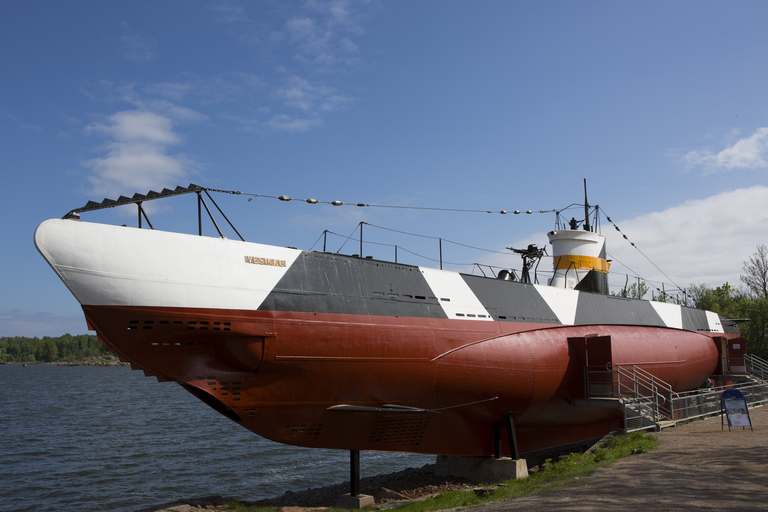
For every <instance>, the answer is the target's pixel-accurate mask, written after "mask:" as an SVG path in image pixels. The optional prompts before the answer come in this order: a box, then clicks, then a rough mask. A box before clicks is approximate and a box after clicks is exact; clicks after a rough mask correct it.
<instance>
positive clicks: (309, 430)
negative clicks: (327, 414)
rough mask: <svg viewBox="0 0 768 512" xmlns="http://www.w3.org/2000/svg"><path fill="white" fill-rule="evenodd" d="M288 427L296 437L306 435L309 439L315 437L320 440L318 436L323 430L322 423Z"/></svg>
mask: <svg viewBox="0 0 768 512" xmlns="http://www.w3.org/2000/svg"><path fill="white" fill-rule="evenodd" d="M287 427H288V430H289V431H290V433H291V434H292V435H294V436H296V435H306V436H308V437H314V438H315V439H317V438H318V436H319V435H320V432H322V430H323V424H322V423H309V424H306V425H288V426H287Z"/></svg>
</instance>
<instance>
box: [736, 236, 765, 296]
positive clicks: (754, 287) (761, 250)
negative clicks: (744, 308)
mask: <svg viewBox="0 0 768 512" xmlns="http://www.w3.org/2000/svg"><path fill="white" fill-rule="evenodd" d="M742 270H744V274H742V275H741V282H742V283H744V285H745V286H746V287H747V289H748V290H749V292H750V293H751V294H752V295H753V296H755V297H759V298H763V299H768V247H766V246H765V245H763V244H760V245H758V246H757V251H756V252H755V254H753V255H752V256H750V257H749V261H748V262H747V261H745V262H744V265H743V266H742Z"/></svg>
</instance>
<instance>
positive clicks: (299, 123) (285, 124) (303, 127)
mask: <svg viewBox="0 0 768 512" xmlns="http://www.w3.org/2000/svg"><path fill="white" fill-rule="evenodd" d="M262 124H263V125H264V126H266V127H267V128H270V129H272V130H273V131H277V132H307V131H309V130H312V129H313V128H317V127H318V126H322V124H323V120H322V119H320V117H319V116H317V115H313V116H310V117H306V118H298V117H291V116H288V115H285V114H280V115H277V116H274V117H272V119H270V120H269V121H266V122H264V123H262Z"/></svg>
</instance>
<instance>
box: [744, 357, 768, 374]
mask: <svg viewBox="0 0 768 512" xmlns="http://www.w3.org/2000/svg"><path fill="white" fill-rule="evenodd" d="M744 362H745V363H746V365H747V374H748V375H752V376H753V377H756V378H758V379H760V380H768V361H766V360H765V359H761V358H759V357H757V356H755V355H752V354H744Z"/></svg>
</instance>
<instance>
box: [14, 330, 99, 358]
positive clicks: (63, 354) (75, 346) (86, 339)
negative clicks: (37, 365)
mask: <svg viewBox="0 0 768 512" xmlns="http://www.w3.org/2000/svg"><path fill="white" fill-rule="evenodd" d="M108 352H109V351H108V350H107V346H106V345H105V344H103V343H99V338H98V337H97V336H94V335H92V334H79V335H77V336H72V335H71V334H65V335H64V336H59V337H58V338H52V337H49V336H44V337H43V338H42V339H40V338H26V337H23V336H13V337H2V338H0V362H3V363H10V362H35V361H38V362H45V363H51V362H54V361H77V360H80V359H85V358H87V357H96V356H102V355H105V354H107V353H108Z"/></svg>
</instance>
